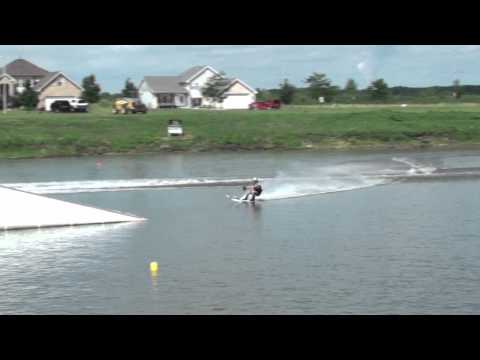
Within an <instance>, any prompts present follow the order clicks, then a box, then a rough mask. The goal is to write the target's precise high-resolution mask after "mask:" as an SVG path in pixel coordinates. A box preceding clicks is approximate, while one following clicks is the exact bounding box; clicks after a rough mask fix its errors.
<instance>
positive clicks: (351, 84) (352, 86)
mask: <svg viewBox="0 0 480 360" xmlns="http://www.w3.org/2000/svg"><path fill="white" fill-rule="evenodd" d="M344 90H345V91H346V92H347V93H355V92H356V91H357V90H358V86H357V83H356V82H355V80H353V79H348V80H347V84H346V85H345V89H344Z"/></svg>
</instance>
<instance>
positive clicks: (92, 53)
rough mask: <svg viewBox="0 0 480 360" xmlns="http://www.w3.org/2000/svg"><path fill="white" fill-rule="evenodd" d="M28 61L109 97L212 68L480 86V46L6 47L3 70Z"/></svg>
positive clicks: (267, 80) (259, 81) (257, 76)
mask: <svg viewBox="0 0 480 360" xmlns="http://www.w3.org/2000/svg"><path fill="white" fill-rule="evenodd" d="M18 57H22V58H24V59H27V60H30V61H32V62H33V63H35V64H37V65H39V66H41V67H44V68H46V69H47V70H50V71H56V70H61V71H64V72H65V73H66V74H67V76H70V77H71V78H73V79H74V80H76V81H78V82H80V81H81V79H82V78H83V77H85V76H86V75H89V74H95V75H96V77H97V81H98V82H99V84H100V85H101V87H102V90H104V91H109V92H118V91H120V89H121V88H122V87H123V85H124V82H125V80H126V78H128V77H129V78H131V79H132V80H133V81H134V82H135V83H136V84H138V83H139V81H140V80H141V79H142V78H143V76H145V75H177V74H179V73H181V72H182V71H184V70H186V69H187V68H189V67H190V66H194V65H204V64H208V65H211V66H213V67H214V68H216V69H217V70H223V71H225V72H226V73H227V75H228V76H230V77H238V78H240V79H242V80H244V81H245V82H247V83H248V84H249V85H251V86H253V87H255V88H271V87H277V85H278V84H279V83H280V82H281V81H282V80H283V79H285V78H287V79H289V80H290V82H292V83H293V84H294V85H296V86H303V80H304V79H305V78H306V77H308V75H310V74H311V73H312V72H314V71H316V72H322V73H325V74H327V76H328V77H329V78H330V79H331V80H332V81H333V83H334V84H336V85H339V86H341V87H343V86H344V85H345V83H346V81H347V79H348V78H353V79H355V80H356V81H357V83H358V84H359V86H360V88H364V87H366V86H367V85H368V83H369V82H370V81H371V80H373V79H376V78H383V79H385V81H386V82H387V83H388V84H389V85H390V86H397V85H404V86H431V85H450V84H451V83H452V82H453V80H454V79H457V78H458V79H460V81H461V83H462V84H480V45H55V46H54V45H45V46H43V45H0V66H3V65H5V64H6V63H8V62H10V61H12V60H14V59H16V58H18Z"/></svg>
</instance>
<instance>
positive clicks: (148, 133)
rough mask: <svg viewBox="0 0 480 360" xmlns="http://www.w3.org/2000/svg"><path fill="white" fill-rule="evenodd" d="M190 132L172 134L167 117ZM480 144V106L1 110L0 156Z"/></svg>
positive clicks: (100, 107)
mask: <svg viewBox="0 0 480 360" xmlns="http://www.w3.org/2000/svg"><path fill="white" fill-rule="evenodd" d="M172 118H178V119H182V120H183V122H184V129H185V133H186V134H185V136H184V137H183V138H181V139H178V138H169V137H168V136H167V122H168V120H169V119H172ZM442 145H443V146H446V145H450V146H456V145H480V105H478V104H456V105H451V104H444V105H442V104H439V105H415V106H408V107H400V106H398V105H396V106H381V105H375V106H369V105H354V106H349V105H342V106H335V107H334V106H328V105H327V106H290V107H285V108H283V109H282V110H279V111H213V110H160V111H156V112H151V113H149V114H146V115H140V114H138V115H113V114H111V113H110V107H109V106H95V107H94V108H93V109H92V111H91V112H90V113H88V114H51V113H38V112H27V111H11V112H9V113H8V114H5V115H3V114H0V157H1V158H22V157H49V156H75V155H99V154H112V153H144V152H161V151H182V150H188V151H208V150H253V149H279V150H285V149H339V148H379V147H397V148H414V147H428V146H442Z"/></svg>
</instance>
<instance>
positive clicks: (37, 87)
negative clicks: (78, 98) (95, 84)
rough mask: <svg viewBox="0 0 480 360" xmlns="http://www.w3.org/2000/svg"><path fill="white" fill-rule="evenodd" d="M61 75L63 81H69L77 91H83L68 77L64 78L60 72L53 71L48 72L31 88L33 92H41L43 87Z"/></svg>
mask: <svg viewBox="0 0 480 360" xmlns="http://www.w3.org/2000/svg"><path fill="white" fill-rule="evenodd" d="M60 75H62V76H63V77H64V78H65V79H67V80H68V81H70V82H71V83H72V84H73V85H75V86H76V87H78V88H79V89H81V90H83V89H82V87H81V86H80V85H78V84H77V83H76V82H75V81H73V80H72V79H70V78H69V77H68V76H66V75H65V74H64V73H62V72H61V71H54V72H49V73H48V74H47V75H46V76H45V77H44V78H43V79H41V80H40V81H39V82H38V83H36V84H35V86H34V87H33V89H34V90H36V91H40V90H42V89H43V88H44V87H45V86H47V85H48V84H50V83H51V82H52V81H53V80H55V79H56V78H57V77H58V76H60Z"/></svg>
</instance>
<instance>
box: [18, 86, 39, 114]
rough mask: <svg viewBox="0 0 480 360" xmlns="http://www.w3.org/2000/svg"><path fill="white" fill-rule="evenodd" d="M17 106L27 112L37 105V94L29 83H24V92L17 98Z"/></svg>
mask: <svg viewBox="0 0 480 360" xmlns="http://www.w3.org/2000/svg"><path fill="white" fill-rule="evenodd" d="M18 104H19V105H20V106H23V107H24V108H25V109H27V110H33V109H35V108H36V106H37V104H38V93H37V92H36V91H35V90H33V89H32V84H31V83H30V81H26V82H25V90H23V92H22V93H21V94H20V96H19V97H18Z"/></svg>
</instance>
